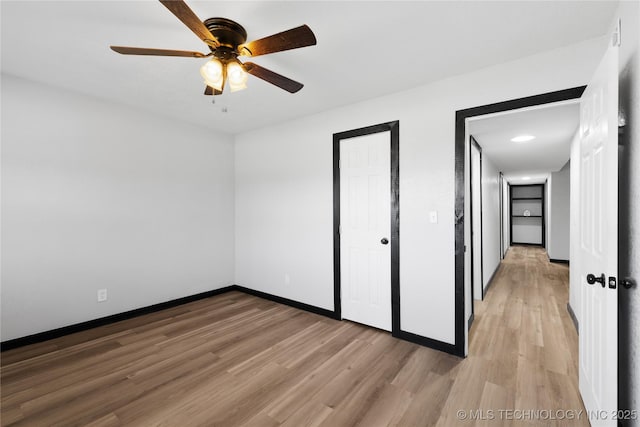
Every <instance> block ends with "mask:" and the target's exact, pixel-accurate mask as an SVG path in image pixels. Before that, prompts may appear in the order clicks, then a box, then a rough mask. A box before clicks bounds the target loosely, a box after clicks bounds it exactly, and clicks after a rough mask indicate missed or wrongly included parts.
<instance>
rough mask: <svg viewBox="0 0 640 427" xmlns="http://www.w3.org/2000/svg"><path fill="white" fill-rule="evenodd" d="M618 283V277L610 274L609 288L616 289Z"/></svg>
mask: <svg viewBox="0 0 640 427" xmlns="http://www.w3.org/2000/svg"><path fill="white" fill-rule="evenodd" d="M616 283H617V280H616V278H615V277H614V276H609V289H615V288H616Z"/></svg>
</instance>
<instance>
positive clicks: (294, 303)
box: [233, 285, 340, 320]
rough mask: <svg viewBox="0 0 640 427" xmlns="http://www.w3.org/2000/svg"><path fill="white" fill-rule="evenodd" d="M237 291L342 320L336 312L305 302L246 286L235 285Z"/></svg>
mask: <svg viewBox="0 0 640 427" xmlns="http://www.w3.org/2000/svg"><path fill="white" fill-rule="evenodd" d="M233 288H234V289H235V290H237V291H240V292H244V293H245V294H249V295H253V296H256V297H260V298H263V299H266V300H269V301H273V302H277V303H280V304H284V305H288V306H291V307H293V308H297V309H300V310H304V311H309V312H311V313H315V314H320V315H322V316H327V317H330V318H332V319H336V320H340V318H339V317H338V316H337V315H336V312H335V311H331V310H327V309H325V308H320V307H316V306H315V305H309V304H305V303H303V302H298V301H294V300H292V299H289V298H283V297H279V296H276V295H272V294H268V293H266V292H261V291H256V290H254V289H249V288H245V287H244V286H239V285H235V286H234V287H233Z"/></svg>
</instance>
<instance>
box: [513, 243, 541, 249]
mask: <svg viewBox="0 0 640 427" xmlns="http://www.w3.org/2000/svg"><path fill="white" fill-rule="evenodd" d="M511 246H538V247H540V248H544V245H543V244H542V243H526V242H511Z"/></svg>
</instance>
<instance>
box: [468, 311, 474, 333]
mask: <svg viewBox="0 0 640 427" xmlns="http://www.w3.org/2000/svg"><path fill="white" fill-rule="evenodd" d="M475 318H476V316H475V313H471V316H469V321H468V322H467V330H469V329H471V325H472V324H473V321H474V320H475Z"/></svg>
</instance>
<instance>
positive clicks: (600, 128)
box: [579, 47, 618, 426]
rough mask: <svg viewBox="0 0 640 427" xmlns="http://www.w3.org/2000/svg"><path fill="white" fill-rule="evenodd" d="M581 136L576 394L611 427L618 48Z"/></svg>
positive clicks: (594, 89) (587, 100)
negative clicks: (578, 338)
mask: <svg viewBox="0 0 640 427" xmlns="http://www.w3.org/2000/svg"><path fill="white" fill-rule="evenodd" d="M580 134H581V140H580V183H579V188H580V193H579V198H580V214H579V215H580V237H579V240H580V260H581V262H580V266H581V267H580V289H581V291H580V293H581V301H582V302H581V310H580V319H579V322H580V323H579V324H580V341H579V342H580V344H579V345H580V393H581V394H582V399H583V401H584V404H585V406H586V409H587V410H588V411H594V412H591V413H592V414H594V413H595V414H599V415H601V416H597V417H592V418H591V423H592V425H593V426H615V425H617V424H616V423H617V421H616V420H615V419H614V417H613V416H612V414H613V411H615V410H617V404H618V290H617V288H611V287H610V286H609V278H610V277H612V278H615V277H617V269H618V48H617V47H609V49H608V50H607V53H606V54H605V56H604V58H603V59H602V62H601V63H600V65H599V66H598V69H597V71H596V73H595V75H594V76H593V78H592V80H591V82H590V83H589V85H588V86H587V89H586V90H585V92H584V94H583V95H582V99H581V104H580ZM588 275H593V276H592V277H590V279H588V278H587V276H588ZM594 279H595V280H597V281H594ZM595 411H597V412H595Z"/></svg>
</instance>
